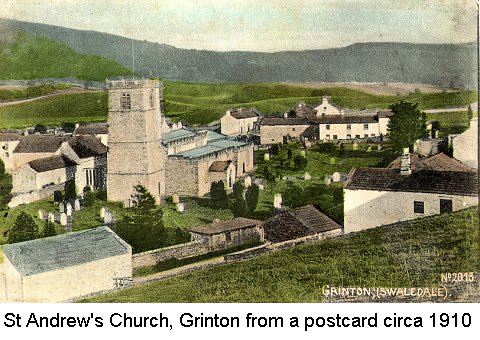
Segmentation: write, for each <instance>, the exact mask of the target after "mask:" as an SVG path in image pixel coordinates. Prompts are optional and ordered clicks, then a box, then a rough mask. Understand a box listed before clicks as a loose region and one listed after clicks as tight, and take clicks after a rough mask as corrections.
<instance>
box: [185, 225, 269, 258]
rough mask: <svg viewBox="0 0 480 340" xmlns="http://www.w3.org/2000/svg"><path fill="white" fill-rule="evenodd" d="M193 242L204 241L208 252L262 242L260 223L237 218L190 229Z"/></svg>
mask: <svg viewBox="0 0 480 340" xmlns="http://www.w3.org/2000/svg"><path fill="white" fill-rule="evenodd" d="M189 231H190V233H191V234H192V239H193V240H194V241H204V242H205V243H206V244H207V247H208V249H209V251H214V250H218V249H225V248H230V247H234V246H237V245H241V244H244V243H247V242H251V241H260V242H263V240H264V237H263V226H262V221H258V220H252V219H249V218H244V217H238V218H234V219H233V220H228V221H219V222H214V223H211V224H206V225H200V226H196V227H193V228H191V229H190V230H189Z"/></svg>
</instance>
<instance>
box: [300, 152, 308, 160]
mask: <svg viewBox="0 0 480 340" xmlns="http://www.w3.org/2000/svg"><path fill="white" fill-rule="evenodd" d="M300 155H301V156H302V157H303V158H305V157H307V154H306V153H305V150H300Z"/></svg>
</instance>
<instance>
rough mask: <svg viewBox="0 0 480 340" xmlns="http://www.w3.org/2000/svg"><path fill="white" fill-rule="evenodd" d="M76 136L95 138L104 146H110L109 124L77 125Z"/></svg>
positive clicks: (74, 133)
mask: <svg viewBox="0 0 480 340" xmlns="http://www.w3.org/2000/svg"><path fill="white" fill-rule="evenodd" d="M73 135H74V136H95V138H97V139H99V140H100V142H102V144H103V145H105V146H108V126H107V123H90V124H82V125H80V124H77V126H76V127H75V131H73Z"/></svg>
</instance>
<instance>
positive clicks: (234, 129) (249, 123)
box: [220, 107, 260, 136]
mask: <svg viewBox="0 0 480 340" xmlns="http://www.w3.org/2000/svg"><path fill="white" fill-rule="evenodd" d="M259 117H260V114H259V113H258V112H257V110H256V109H255V108H253V107H252V108H250V109H245V108H239V109H236V110H228V111H227V112H226V113H225V115H224V116H223V117H222V118H221V119H220V124H221V132H222V134H223V135H227V136H241V135H246V134H248V133H249V132H250V131H253V130H254V129H255V126H256V124H257V121H258V118H259Z"/></svg>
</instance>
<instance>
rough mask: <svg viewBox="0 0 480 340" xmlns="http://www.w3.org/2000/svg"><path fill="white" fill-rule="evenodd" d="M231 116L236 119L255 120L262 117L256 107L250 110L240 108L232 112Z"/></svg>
mask: <svg viewBox="0 0 480 340" xmlns="http://www.w3.org/2000/svg"><path fill="white" fill-rule="evenodd" d="M230 115H231V116H232V117H233V118H235V119H245V118H255V117H259V116H260V114H259V113H258V112H257V110H256V109H255V108H254V107H252V108H250V109H245V108H239V109H235V110H230Z"/></svg>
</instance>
